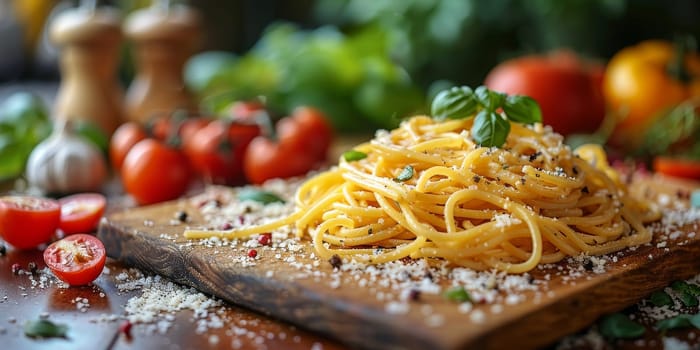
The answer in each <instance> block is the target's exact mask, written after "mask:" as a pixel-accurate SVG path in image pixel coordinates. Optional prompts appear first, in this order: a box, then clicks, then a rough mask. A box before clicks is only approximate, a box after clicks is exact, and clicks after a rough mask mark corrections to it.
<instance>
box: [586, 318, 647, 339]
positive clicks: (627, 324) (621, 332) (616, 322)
mask: <svg viewBox="0 0 700 350" xmlns="http://www.w3.org/2000/svg"><path fill="white" fill-rule="evenodd" d="M598 327H599V329H600V333H601V334H602V335H603V336H605V337H606V338H608V339H620V338H622V339H631V338H637V337H640V336H641V335H642V334H644V332H645V330H646V329H645V328H644V326H642V325H641V324H639V323H637V322H634V321H632V320H630V319H629V317H628V316H627V315H624V314H621V313H614V314H610V315H607V316H604V317H603V318H602V319H601V320H600V322H599V324H598Z"/></svg>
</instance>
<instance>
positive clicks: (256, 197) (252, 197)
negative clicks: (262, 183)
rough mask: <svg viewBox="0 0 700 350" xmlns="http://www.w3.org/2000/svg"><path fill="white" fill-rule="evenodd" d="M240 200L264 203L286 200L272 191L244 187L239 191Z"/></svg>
mask: <svg viewBox="0 0 700 350" xmlns="http://www.w3.org/2000/svg"><path fill="white" fill-rule="evenodd" d="M238 199H239V200H240V201H254V202H259V203H262V204H270V203H284V200H283V199H282V198H280V197H279V196H277V195H276V194H274V193H272V192H267V191H263V190H259V189H256V188H244V189H242V190H241V191H240V192H238Z"/></svg>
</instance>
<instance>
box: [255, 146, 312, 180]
mask: <svg viewBox="0 0 700 350" xmlns="http://www.w3.org/2000/svg"><path fill="white" fill-rule="evenodd" d="M317 163H318V159H317V158H316V157H315V156H314V155H313V154H311V153H310V152H304V150H302V149H299V148H296V147H293V145H288V144H284V143H282V142H275V141H273V140H270V139H268V138H266V137H262V136H260V137H256V138H255V139H254V140H253V141H251V142H250V145H248V150H247V151H246V155H245V158H244V159H243V170H244V171H245V175H246V178H247V179H248V181H250V182H252V183H254V184H261V183H263V182H265V181H267V180H269V179H274V178H288V177H293V176H299V175H304V174H306V173H307V172H309V170H311V169H313V167H314V165H316V164H317Z"/></svg>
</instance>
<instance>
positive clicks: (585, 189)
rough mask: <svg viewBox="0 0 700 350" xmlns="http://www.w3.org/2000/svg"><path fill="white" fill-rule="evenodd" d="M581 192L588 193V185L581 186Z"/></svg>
mask: <svg viewBox="0 0 700 350" xmlns="http://www.w3.org/2000/svg"><path fill="white" fill-rule="evenodd" d="M581 193H589V191H588V186H583V188H582V189H581Z"/></svg>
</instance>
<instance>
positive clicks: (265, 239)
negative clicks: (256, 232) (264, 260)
mask: <svg viewBox="0 0 700 350" xmlns="http://www.w3.org/2000/svg"><path fill="white" fill-rule="evenodd" d="M271 242H272V233H263V234H261V235H260V236H258V243H260V244H262V245H270V243H271Z"/></svg>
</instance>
